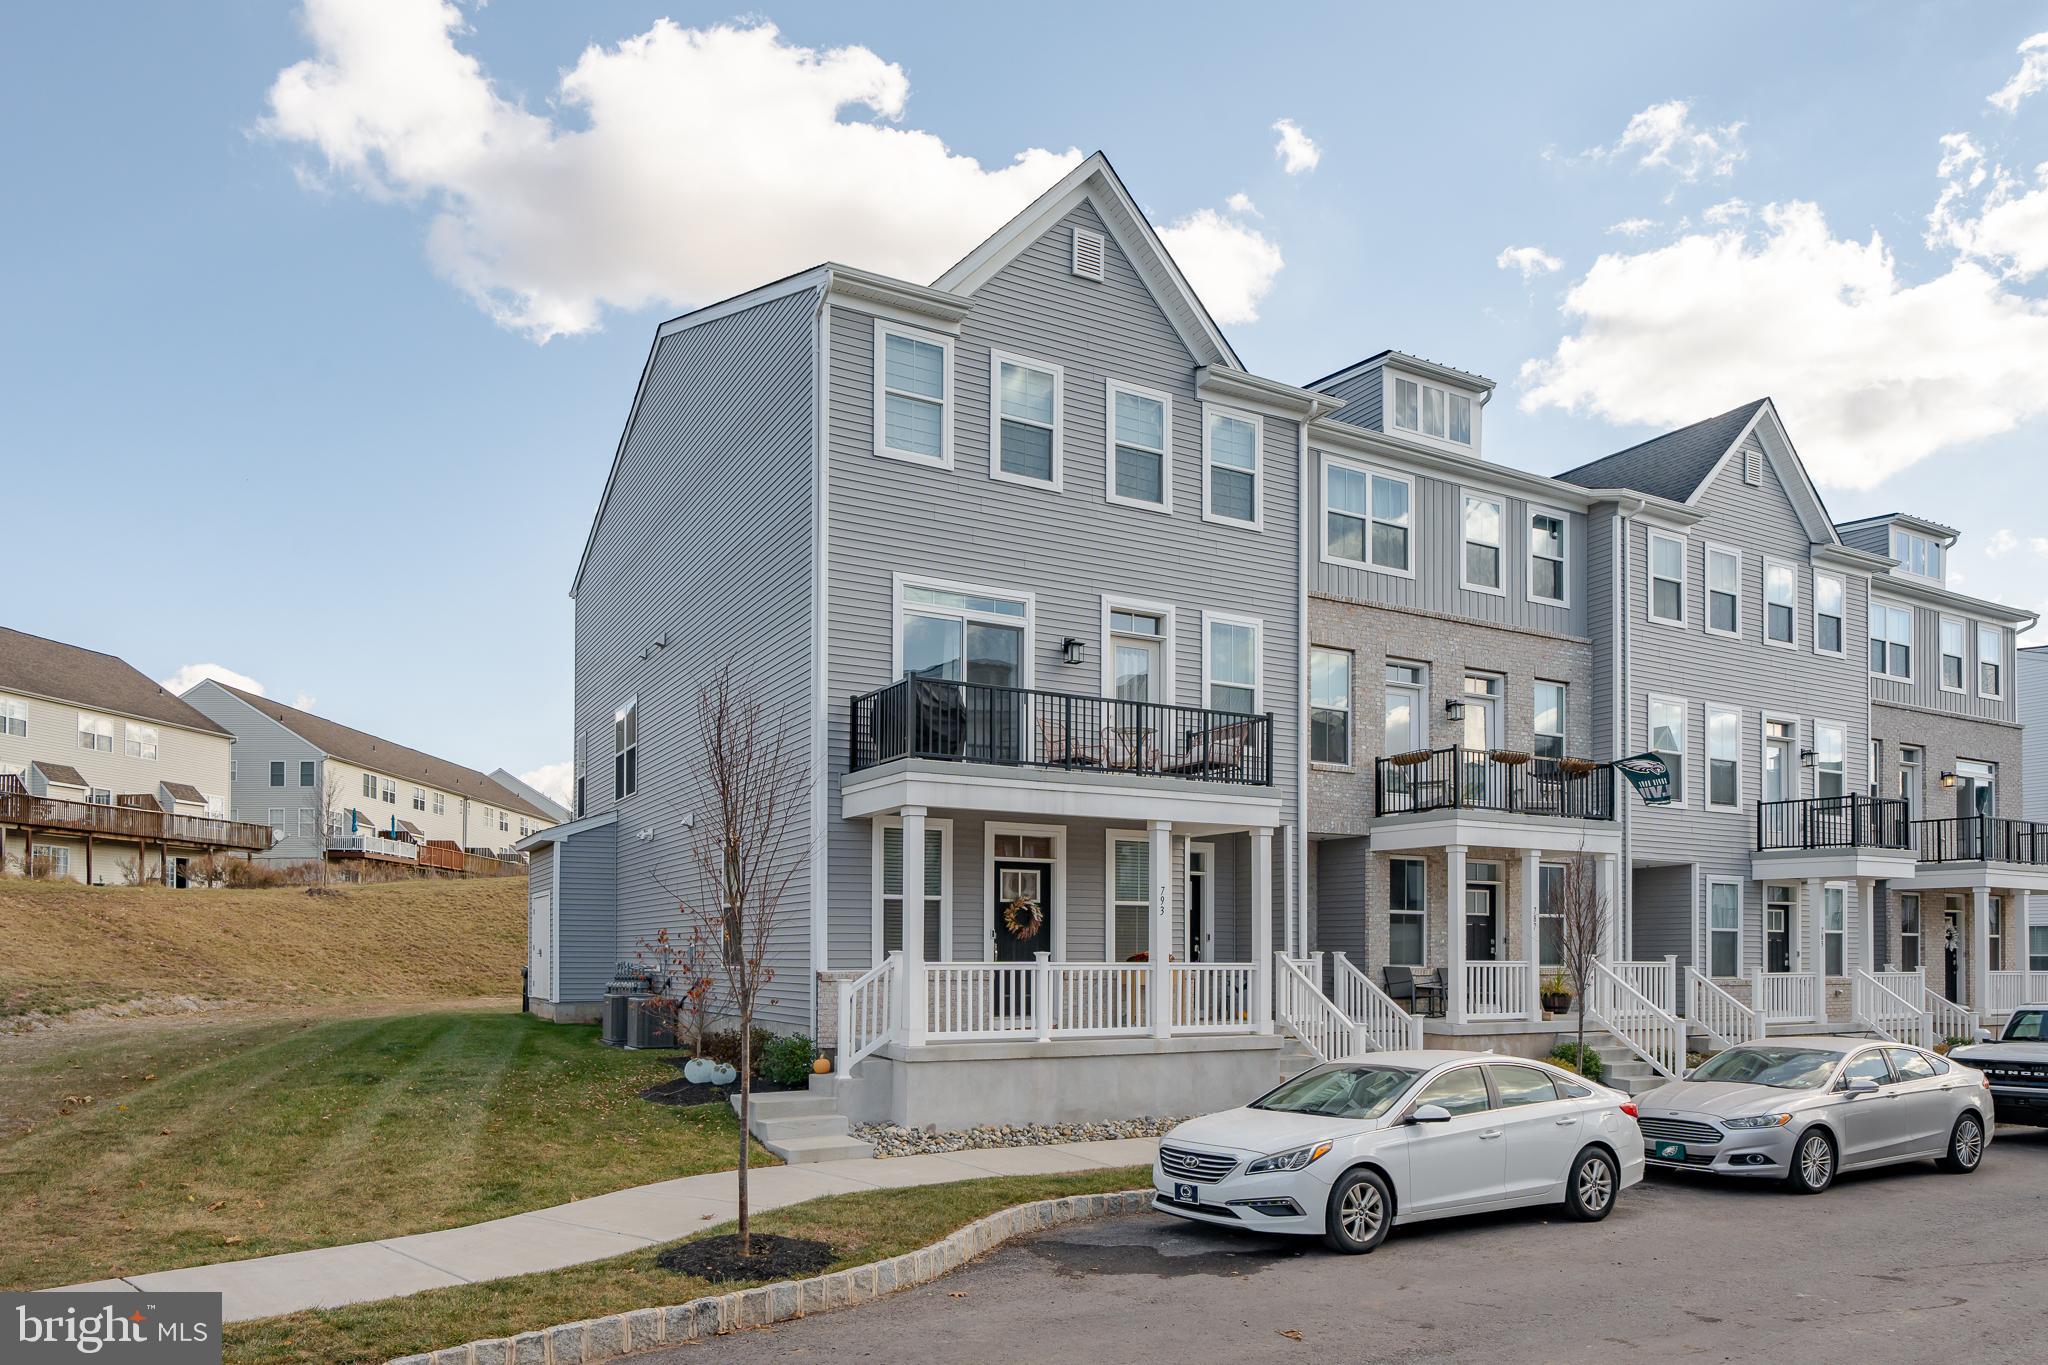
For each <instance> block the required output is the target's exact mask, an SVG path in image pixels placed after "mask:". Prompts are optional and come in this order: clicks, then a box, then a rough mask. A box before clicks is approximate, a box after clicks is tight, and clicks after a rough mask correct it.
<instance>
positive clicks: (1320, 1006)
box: [1273, 953, 1359, 1062]
mask: <svg viewBox="0 0 2048 1365" xmlns="http://www.w3.org/2000/svg"><path fill="white" fill-rule="evenodd" d="M1273 964H1274V968H1275V970H1274V973H1273V1008H1274V1012H1275V1014H1276V1015H1277V1016H1278V1017H1279V1020H1280V1022H1281V1023H1282V1024H1284V1025H1285V1026H1286V1028H1287V1031H1288V1032H1289V1033H1292V1034H1293V1035H1294V1036H1295V1037H1297V1038H1299V1039H1301V1041H1302V1043H1303V1045H1304V1046H1306V1047H1307V1048H1308V1050H1309V1051H1310V1052H1312V1053H1314V1054H1315V1058H1316V1060H1317V1061H1319V1062H1329V1061H1335V1060H1336V1059H1338V1058H1340V1057H1350V1056H1354V1055H1356V1054H1357V1052H1358V1050H1359V1048H1358V1037H1357V1031H1356V1030H1355V1029H1353V1028H1352V1027H1351V1021H1350V1020H1349V1019H1347V1018H1345V1017H1344V1011H1342V1010H1340V1009H1338V1008H1337V1006H1336V1003H1335V1002H1334V1001H1332V1000H1331V999H1330V997H1329V996H1327V995H1324V994H1323V992H1322V990H1321V988H1319V987H1318V986H1317V985H1316V983H1315V982H1314V981H1312V980H1310V979H1309V974H1308V973H1307V972H1306V971H1305V970H1303V969H1302V966H1301V964H1300V963H1298V962H1294V961H1290V960H1289V959H1288V957H1287V955H1286V954H1285V953H1275V954H1273Z"/></svg>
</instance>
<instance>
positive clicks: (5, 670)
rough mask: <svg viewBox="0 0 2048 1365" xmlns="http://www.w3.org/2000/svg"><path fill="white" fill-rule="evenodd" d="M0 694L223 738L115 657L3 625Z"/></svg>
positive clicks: (201, 716)
mask: <svg viewBox="0 0 2048 1365" xmlns="http://www.w3.org/2000/svg"><path fill="white" fill-rule="evenodd" d="M0 692H27V693H30V694H32V695H34V696H38V697H49V698H51V699H53V700H56V701H62V702H68V703H70V704H71V705H73V706H82V707H85V708H86V709H88V710H92V711H112V712H114V713H115V714H116V715H123V716H135V717H137V718H138V719H141V720H156V721H162V722H163V723H164V724H166V725H182V726H184V727H185V728H186V729H188V730H204V731H206V732H207V733H208V734H212V735H224V734H226V733H227V731H226V730H224V729H222V728H221V727H220V726H219V725H216V724H215V723H214V722H213V721H211V720H209V719H207V717H206V716H205V715H204V714H202V713H201V712H200V711H199V710H198V709H197V708H195V707H193V706H192V705H190V704H189V703H187V702H185V701H183V700H181V699H180V698H179V697H178V696H177V695H176V694H175V693H172V692H168V691H166V690H165V689H164V688H163V687H162V686H161V685H160V684H159V683H157V682H156V681H155V680H154V679H153V678H149V677H146V676H144V675H143V674H141V673H139V672H137V671H136V670H135V669H134V668H131V667H130V666H129V665H128V664H127V663H125V662H123V661H122V660H120V659H117V658H115V657H114V656H113V655H111V654H102V653H100V652H99V651H98V650H96V649H81V648H80V647H79V646H77V645H67V644H64V643H62V642H61V641H57V640H46V639H44V638H43V637H42V636H40V635H28V634H24V633H23V632H21V631H18V630H9V629H8V628H7V627H5V626H0Z"/></svg>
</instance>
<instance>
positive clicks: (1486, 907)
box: [1465, 882, 1500, 962]
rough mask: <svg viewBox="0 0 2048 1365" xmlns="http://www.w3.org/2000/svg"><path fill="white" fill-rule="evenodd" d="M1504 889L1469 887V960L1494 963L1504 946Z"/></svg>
mask: <svg viewBox="0 0 2048 1365" xmlns="http://www.w3.org/2000/svg"><path fill="white" fill-rule="evenodd" d="M1499 911H1500V887H1499V886H1497V885H1495V884H1493V883H1490V882H1486V883H1474V884H1468V885H1467V886H1466V887H1465V958H1466V960H1467V961H1470V962H1492V961H1493V960H1494V959H1495V957H1496V956H1497V955H1498V952H1499V947H1500V922H1499Z"/></svg>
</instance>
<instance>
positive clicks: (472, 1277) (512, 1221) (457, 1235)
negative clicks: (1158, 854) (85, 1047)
mask: <svg viewBox="0 0 2048 1365" xmlns="http://www.w3.org/2000/svg"><path fill="white" fill-rule="evenodd" d="M1158 1147H1159V1143H1158V1140H1157V1139H1156V1138H1118V1139H1116V1140H1114V1141H1109V1142H1073V1143H1064V1144H1060V1145H1057V1146H1050V1147H992V1148H988V1149H986V1150H981V1151H972V1152H949V1153H947V1154H946V1155H944V1156H905V1157H893V1158H890V1159H887V1160H881V1161H878V1160H875V1159H874V1158H872V1157H865V1158H856V1159H852V1160H846V1161H819V1162H812V1163H810V1164H807V1165H800V1166H770V1167H767V1168H766V1169H757V1170H755V1171H754V1172H753V1176H752V1181H751V1185H752V1190H751V1193H752V1195H753V1207H754V1210H755V1211H756V1212H763V1211H766V1210H768V1209H779V1208H783V1207H785V1206H787V1205H790V1204H801V1203H803V1202H804V1201H805V1200H807V1199H817V1198H820V1197H822V1196H824V1195H830V1194H856V1193H859V1192H860V1191H862V1190H879V1189H900V1188H903V1187H906V1186H911V1185H945V1184H950V1183H951V1182H953V1181H956V1180H984V1179H987V1178H989V1177H991V1176H1003V1175H1053V1174H1058V1173H1060V1172H1063V1171H1087V1170H1099V1169H1103V1168H1106V1167H1112V1166H1142V1165H1150V1164H1151V1162H1152V1158H1153V1156H1154V1154H1155V1153H1156V1152H1157V1151H1158ZM738 1194H739V1188H738V1180H737V1178H736V1177H735V1175H734V1173H733V1172H731V1171H717V1172H712V1173H709V1174H706V1175H692V1176H684V1177H683V1178H682V1179H680V1180H664V1181H661V1182H660V1183H658V1184H654V1185H640V1186H637V1187H635V1188H633V1189H630V1190H619V1191H616V1192H614V1193H612V1194H601V1195H598V1196H597V1197H595V1198H593V1199H579V1200H577V1201H576V1202H574V1203H571V1204H558V1205H556V1206H555V1207H554V1208H551V1209H539V1210H536V1211H535V1212H533V1213H519V1214H514V1215H513V1216H511V1217H510V1218H497V1219H493V1220H492V1221H490V1222H488V1223H474V1224H471V1225H470V1226H468V1227H461V1228H446V1229H443V1230H442V1231H440V1232H421V1233H415V1234H414V1235H412V1236H410V1237H388V1238H385V1239H384V1240H383V1241H379V1242H356V1243H354V1244H352V1245H349V1246H338V1247H322V1248H320V1249H318V1250H316V1251H293V1252H287V1253H286V1254H284V1255H282V1256H260V1257H257V1258H255V1259H253V1260H247V1261H219V1262H216V1263H215V1264H213V1265H198V1266H188V1267H186V1268H185V1269H183V1270H159V1271H155V1272H153V1273H151V1274H147V1275H130V1276H128V1277H126V1278H125V1279H118V1280H98V1281H95V1282H93V1283H92V1284H84V1285H65V1286H62V1287H63V1288H66V1289H93V1290H114V1291H121V1290H134V1289H140V1290H153V1291H158V1292H162V1291H167V1290H200V1291H208V1292H217V1293H219V1294H220V1295H221V1300H222V1309H223V1312H224V1313H225V1315H226V1320H227V1321H229V1322H241V1321H245V1320H247V1319H249V1318H267V1317H273V1316H275V1315H277V1314H279V1313H295V1312H298V1311H299V1310H300V1309H305V1308H334V1307H338V1306H340V1305H341V1304H345V1303H361V1302H363V1301H365V1300H368V1299H389V1298H395V1297H397V1296H399V1295H402V1294H417V1293H419V1292H420V1291H421V1290H423V1289H440V1288H444V1287H446V1286H448V1285H452V1284H474V1283H476V1282H477V1281H479V1280H497V1279H503V1278H504V1277H506V1276H508V1275H530V1274H533V1273H534V1272H536V1271H541V1270H559V1269H560V1268H561V1267H563V1266H565V1265H577V1264H580V1263H581V1262H584V1261H599V1260H603V1259H604V1258H605V1257H608V1256H621V1255H624V1254H625V1253H627V1252H629V1251H634V1250H637V1249H638V1248H640V1247H646V1246H658V1245H660V1244H662V1243H664V1242H673V1241H675V1240H676V1239H677V1238H680V1237H686V1236H688V1235H689V1234H691V1233H693V1232H697V1231H701V1230H702V1229H704V1228H706V1227H709V1226H711V1225H713V1224H715V1223H722V1222H727V1221H730V1220H731V1219H733V1218H736V1217H738V1216H739V1204H738V1202H737V1201H738Z"/></svg>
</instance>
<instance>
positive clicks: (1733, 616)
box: [1707, 545, 1742, 635]
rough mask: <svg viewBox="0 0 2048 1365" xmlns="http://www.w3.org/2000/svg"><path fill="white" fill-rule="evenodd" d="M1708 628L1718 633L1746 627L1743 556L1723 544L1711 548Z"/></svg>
mask: <svg viewBox="0 0 2048 1365" xmlns="http://www.w3.org/2000/svg"><path fill="white" fill-rule="evenodd" d="M1707 629H1708V630H1711V631H1713V632H1714V633H1715V634H1716V635H1735V634H1739V633H1740V632H1741V630H1742V555H1741V554H1740V553H1739V552H1737V551H1735V550H1724V549H1722V548H1721V547H1720V546H1719V545H1709V546H1708V547H1707Z"/></svg>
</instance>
